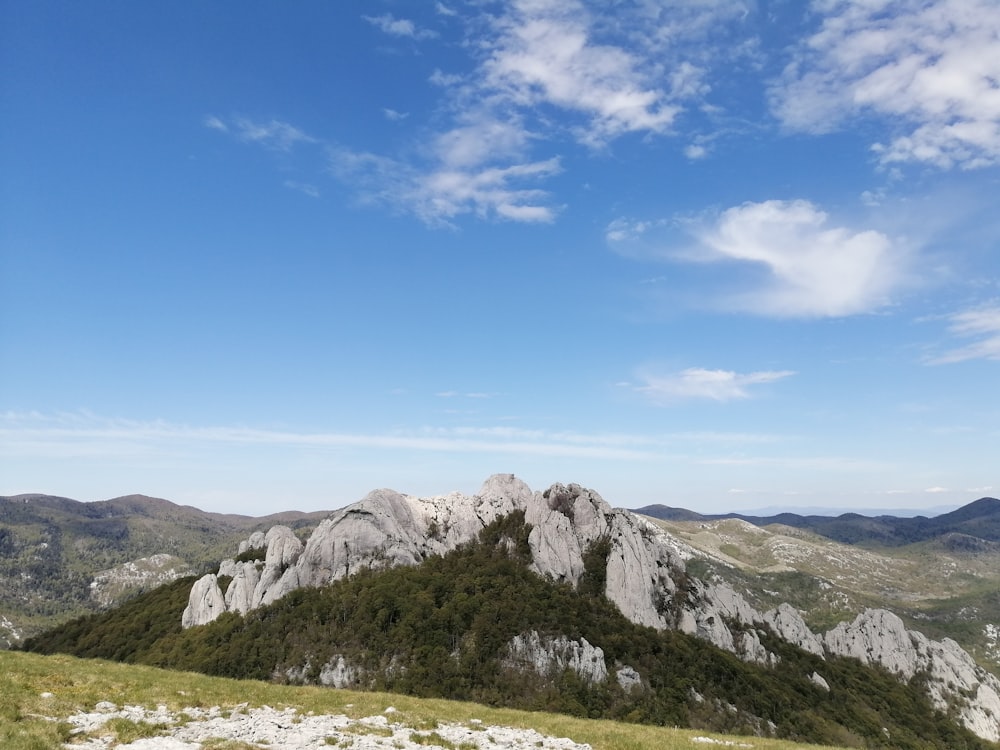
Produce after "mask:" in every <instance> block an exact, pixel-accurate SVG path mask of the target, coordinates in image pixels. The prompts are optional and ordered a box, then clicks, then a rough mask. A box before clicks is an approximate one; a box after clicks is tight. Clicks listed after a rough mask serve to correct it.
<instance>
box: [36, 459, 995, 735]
mask: <svg viewBox="0 0 1000 750" xmlns="http://www.w3.org/2000/svg"><path fill="white" fill-rule="evenodd" d="M694 557H695V550H694V548H692V547H691V546H690V545H688V544H686V543H685V542H683V541H682V540H681V539H679V538H678V537H675V536H673V535H671V534H668V533H667V532H666V531H664V530H663V529H660V528H658V527H657V526H656V525H655V524H653V523H652V522H650V521H648V520H644V519H643V518H641V517H639V516H636V515H634V514H632V513H630V512H628V511H625V510H616V509H612V508H610V507H609V506H608V505H607V504H606V503H605V502H604V501H603V500H602V499H601V498H600V496H599V495H598V494H597V493H595V492H593V491H591V490H587V489H585V488H582V487H580V486H578V485H572V484H571V485H568V486H563V485H559V484H557V485H553V486H552V487H550V488H548V489H547V490H545V491H539V492H533V491H531V489H530V488H528V487H527V485H525V484H524V483H523V482H520V481H519V480H517V479H516V478H515V477H513V476H511V475H498V476H495V477H491V478H490V479H488V480H487V481H486V483H484V485H483V487H482V489H481V490H480V492H479V493H478V494H476V495H473V496H465V495H461V494H459V493H453V494H452V495H448V496H442V497H434V498H415V497H412V496H407V495H401V494H399V493H396V492H393V491H391V490H377V491H375V492H372V493H370V494H369V495H368V496H366V497H365V498H364V499H363V500H361V501H360V502H358V503H355V504H354V505H352V506H348V507H347V508H345V509H343V510H341V511H338V512H337V513H334V514H333V515H331V516H330V517H329V518H327V519H326V520H324V521H323V522H321V523H320V524H319V526H317V527H316V529H315V530H314V531H313V533H312V534H311V535H310V536H309V538H308V539H307V540H306V542H305V544H303V543H302V542H301V541H300V540H299V539H298V538H297V537H296V535H295V534H293V533H292V532H291V530H290V529H288V528H287V527H282V526H276V527H273V528H272V529H270V530H269V531H268V532H267V534H254V535H251V536H250V538H248V539H247V540H245V541H244V542H243V543H241V544H240V545H239V547H238V549H237V554H236V555H234V556H233V557H231V558H229V559H227V560H224V561H223V563H222V564H221V565H220V566H219V568H218V570H217V572H215V573H209V574H206V575H205V576H203V577H201V578H200V579H198V580H197V581H194V583H193V585H192V583H191V581H190V580H185V581H182V582H178V583H176V584H174V585H172V586H170V587H164V588H163V589H157V590H156V591H154V592H151V593H150V594H148V595H146V597H144V598H142V599H136V600H133V601H132V602H129V603H127V604H125V605H124V606H123V607H121V608H120V609H118V610H114V611H112V612H109V613H107V614H105V615H94V616H91V617H90V618H87V619H85V620H79V621H76V622H74V623H70V624H69V625H67V626H65V627H63V628H61V629H58V630H56V631H53V632H50V633H48V634H45V635H44V636H41V637H39V638H36V639H31V640H29V641H28V642H27V644H26V647H27V648H29V649H32V650H39V651H43V652H47V651H68V652H71V653H76V654H78V655H84V656H101V657H105V658H118V659H124V660H134V661H143V662H146V663H150V664H154V665H156V664H159V665H170V666H173V667H176V668H183V669H195V670H201V671H207V672H210V673H216V674H223V675H228V676H239V677H256V678H262V679H275V680H279V681H289V682H304V683H321V684H328V685H333V686H338V687H343V686H352V687H365V688H376V689H391V690H399V691H402V692H411V693H414V694H418V695H421V694H425V695H440V696H443V697H453V698H463V699H472V700H479V701H486V702H492V703H504V704H511V705H519V706H522V707H529V708H530V707H536V708H542V707H549V708H554V709H556V710H562V711H567V712H571V713H583V714H587V715H595V716H596V715H604V716H613V717H617V718H626V717H630V718H632V719H633V720H642V721H653V722H668V723H684V724H687V725H690V726H707V727H712V728H729V729H732V728H734V725H735V726H736V727H737V728H739V729H740V730H741V731H744V732H750V733H758V734H779V735H781V736H788V737H799V738H803V739H807V738H808V739H812V740H813V741H816V740H824V741H830V740H834V739H835V740H836V741H837V742H838V744H852V745H862V744H866V745H870V744H872V743H885V742H886V734H885V733H886V732H888V733H889V734H891V735H892V741H891V742H890V743H889V746H893V747H914V748H916V747H941V748H945V747H947V748H959V747H984V746H985V745H983V744H981V743H980V740H976V739H975V737H974V735H973V734H970V733H975V735H978V736H979V737H981V738H984V739H985V740H991V741H996V740H998V739H1000V681H998V680H997V678H996V677H995V676H993V675H992V674H990V673H989V672H987V671H986V670H984V669H982V668H981V667H979V666H978V665H976V663H975V662H974V660H973V659H972V658H971V657H970V656H969V654H967V653H966V652H965V651H963V650H962V649H961V648H960V647H959V646H958V644H957V643H954V642H953V641H949V640H947V639H946V640H942V641H934V640H932V639H930V638H927V637H926V636H924V635H922V634H921V633H919V632H916V631H912V630H908V629H907V628H906V627H905V626H904V624H903V622H902V621H901V620H900V618H899V617H897V616H896V615H894V614H892V613H891V612H888V611H886V610H882V609H867V610H865V611H863V612H861V613H860V614H859V615H858V616H857V617H855V618H854V620H853V621H851V622H844V623H841V624H839V625H837V626H836V627H834V628H832V629H831V630H829V631H828V632H827V633H825V634H823V633H815V632H813V631H812V630H811V629H810V628H809V627H808V626H807V625H806V623H805V621H804V619H803V617H802V613H801V612H799V611H798V610H797V609H796V608H795V607H792V606H789V605H787V604H779V605H778V606H775V607H773V608H772V609H770V610H767V611H765V612H761V611H759V610H757V609H755V608H754V607H753V606H752V605H751V604H750V602H749V601H748V600H747V599H746V598H745V597H744V596H743V595H742V594H741V593H740V592H738V591H737V590H736V589H734V588H733V587H732V586H730V585H728V584H726V583H725V582H723V581H721V580H719V579H714V580H704V579H701V578H699V577H697V576H696V575H695V574H694V571H693V570H692V569H689V568H688V566H687V565H686V561H687V560H693V559H694ZM873 667H877V669H873ZM726 722H729V724H728V725H727V724H726ZM845 738H846V739H845ZM848 740H849V741H848Z"/></svg>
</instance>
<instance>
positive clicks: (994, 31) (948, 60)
mask: <svg viewBox="0 0 1000 750" xmlns="http://www.w3.org/2000/svg"><path fill="white" fill-rule="evenodd" d="M816 7H817V8H819V9H820V10H821V11H822V12H823V13H824V19H823V22H822V25H821V27H820V29H819V30H818V31H817V32H816V33H815V34H813V35H812V36H811V37H809V38H808V39H807V40H805V41H804V42H803V44H802V45H801V46H800V48H799V50H798V51H797V53H796V55H795V58H794V60H793V62H792V63H791V64H790V65H789V66H788V67H787V68H786V70H785V73H784V76H783V77H782V79H781V81H780V82H779V83H777V84H776V85H775V86H774V87H773V89H772V91H771V98H772V106H773V109H774V111H775V113H776V114H777V115H778V117H779V118H781V120H782V122H783V123H784V124H785V125H786V126H788V127H790V128H793V129H797V130H804V131H807V132H813V133H824V132H830V131H833V130H836V129H838V128H839V127H841V126H843V124H844V123H845V121H846V120H848V119H849V118H851V117H854V116H858V115H865V114H874V115H877V116H880V117H882V118H884V119H885V120H886V122H887V123H888V125H889V127H890V130H891V131H893V132H894V133H895V135H894V137H892V139H891V140H890V141H889V142H888V143H880V144H875V145H874V147H873V148H874V149H875V152H876V153H877V154H878V156H879V159H880V160H881V161H882V163H884V164H891V163H895V162H927V163H931V164H935V165H937V166H939V167H943V168H948V167H952V166H959V167H963V168H974V167H980V166H984V165H988V164H996V163H997V162H998V161H1000V85H998V81H1000V54H997V39H998V36H1000V5H998V4H997V3H996V2H995V1H994V0H931V1H928V0H827V1H826V2H823V3H817V4H816Z"/></svg>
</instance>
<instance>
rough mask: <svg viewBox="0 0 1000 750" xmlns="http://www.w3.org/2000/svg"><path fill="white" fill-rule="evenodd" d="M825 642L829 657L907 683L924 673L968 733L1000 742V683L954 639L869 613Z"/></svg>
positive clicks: (938, 702)
mask: <svg viewBox="0 0 1000 750" xmlns="http://www.w3.org/2000/svg"><path fill="white" fill-rule="evenodd" d="M823 642H824V644H825V645H826V649H827V651H828V652H829V653H831V654H837V655H840V656H849V657H852V658H854V659H858V660H859V661H861V662H862V663H864V664H871V665H877V666H880V667H883V668H885V669H887V670H889V671H890V672H892V673H894V674H896V675H897V676H898V677H900V678H901V679H903V680H911V679H913V678H914V677H915V676H917V675H918V674H919V675H921V676H922V677H923V678H924V680H925V681H926V685H927V693H928V695H929V696H930V698H931V701H932V702H933V703H934V706H935V707H936V708H938V709H940V710H942V711H947V710H949V709H951V708H954V709H955V710H957V713H958V714H959V717H960V719H961V721H962V723H963V724H964V725H965V726H966V727H968V728H969V729H970V730H972V731H973V732H975V733H976V734H978V735H979V736H980V737H983V738H985V739H988V740H991V741H993V742H997V741H1000V680H998V679H997V678H996V677H995V676H994V675H993V674H991V673H990V672H987V671H986V670H985V669H983V668H981V667H979V666H977V665H976V663H975V661H973V659H972V657H971V656H969V654H968V653H966V652H965V651H964V650H963V649H962V647H961V646H959V645H958V644H957V643H955V641H953V640H951V639H950V638H945V639H943V640H941V641H933V640H930V639H929V638H927V637H926V636H925V635H923V634H922V633H918V632H915V631H912V630H907V629H906V626H905V625H904V624H903V621H902V620H901V619H899V617H897V616H896V615H894V614H893V613H892V612H888V611H886V610H884V609H868V610H865V611H864V612H862V613H861V614H860V615H858V616H857V617H856V618H855V619H854V621H853V622H851V623H844V622H842V623H840V624H839V625H838V626H837V627H835V628H833V630H831V631H830V632H828V633H827V634H826V635H825V636H824V638H823Z"/></svg>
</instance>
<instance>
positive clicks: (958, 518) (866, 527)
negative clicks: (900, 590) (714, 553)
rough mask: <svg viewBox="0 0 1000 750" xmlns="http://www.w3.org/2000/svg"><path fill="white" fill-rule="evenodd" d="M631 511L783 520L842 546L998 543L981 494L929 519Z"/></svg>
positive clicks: (994, 516) (995, 506)
mask: <svg viewBox="0 0 1000 750" xmlns="http://www.w3.org/2000/svg"><path fill="white" fill-rule="evenodd" d="M633 512H634V513H638V514H640V515H644V516H650V517H651V518H659V519H662V520H664V521H719V520H723V519H727V518H739V519H741V520H743V521H747V522H748V523H752V524H753V525H754V526H762V527H763V526H770V525H772V524H782V525H784V526H792V527H794V528H797V529H805V530H807V531H811V532H813V533H814V534H819V535H821V536H825V537H827V538H828V539H833V540H834V541H837V542H842V543H844V544H857V545H881V546H887V547H900V546H903V545H907V544H914V543H916V542H923V541H928V540H931V539H938V538H941V537H946V536H949V535H951V536H955V535H957V537H956V538H955V539H954V543H956V544H959V545H960V544H962V543H963V542H964V541H965V540H963V539H962V537H968V538H969V540H970V541H968V543H970V544H975V542H973V541H971V540H975V539H979V540H983V541H987V542H1000V500H998V499H996V498H994V497H983V498H980V499H979V500H976V501H974V502H971V503H969V504H968V505H964V506H962V507H961V508H959V509H958V510H953V511H951V512H950V513H944V514H942V515H939V516H934V517H932V518H928V517H926V516H915V517H899V516H889V515H885V516H866V515H861V514H860V513H844V514H842V515H839V516H819V515H808V516H804V515H799V514H798V513H779V514H777V515H773V516H753V515H744V514H741V513H723V514H718V515H703V514H701V513H696V512H695V511H691V510H687V509H685V508H672V507H670V506H666V505H647V506H645V507H642V508H636V509H635V510H634V511H633Z"/></svg>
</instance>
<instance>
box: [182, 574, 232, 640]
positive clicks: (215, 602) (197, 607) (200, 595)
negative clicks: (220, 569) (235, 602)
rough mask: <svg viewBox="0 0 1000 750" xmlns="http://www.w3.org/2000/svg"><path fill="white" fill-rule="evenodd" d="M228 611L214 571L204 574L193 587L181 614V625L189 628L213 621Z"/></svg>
mask: <svg viewBox="0 0 1000 750" xmlns="http://www.w3.org/2000/svg"><path fill="white" fill-rule="evenodd" d="M225 611H226V600H225V599H224V598H223V596H222V592H221V591H220V590H219V581H218V579H217V578H216V577H215V575H213V574H212V573H209V574H208V575H206V576H202V577H201V578H199V579H198V580H197V581H195V582H194V586H192V587H191V595H190V596H189V597H188V605H187V607H185V608H184V612H183V614H182V615H181V627H185V628H189V627H191V626H192V625H199V624H201V623H203V622H211V621H212V620H214V619H215V618H216V617H218V616H219V615H221V614H222V613H223V612H225Z"/></svg>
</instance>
